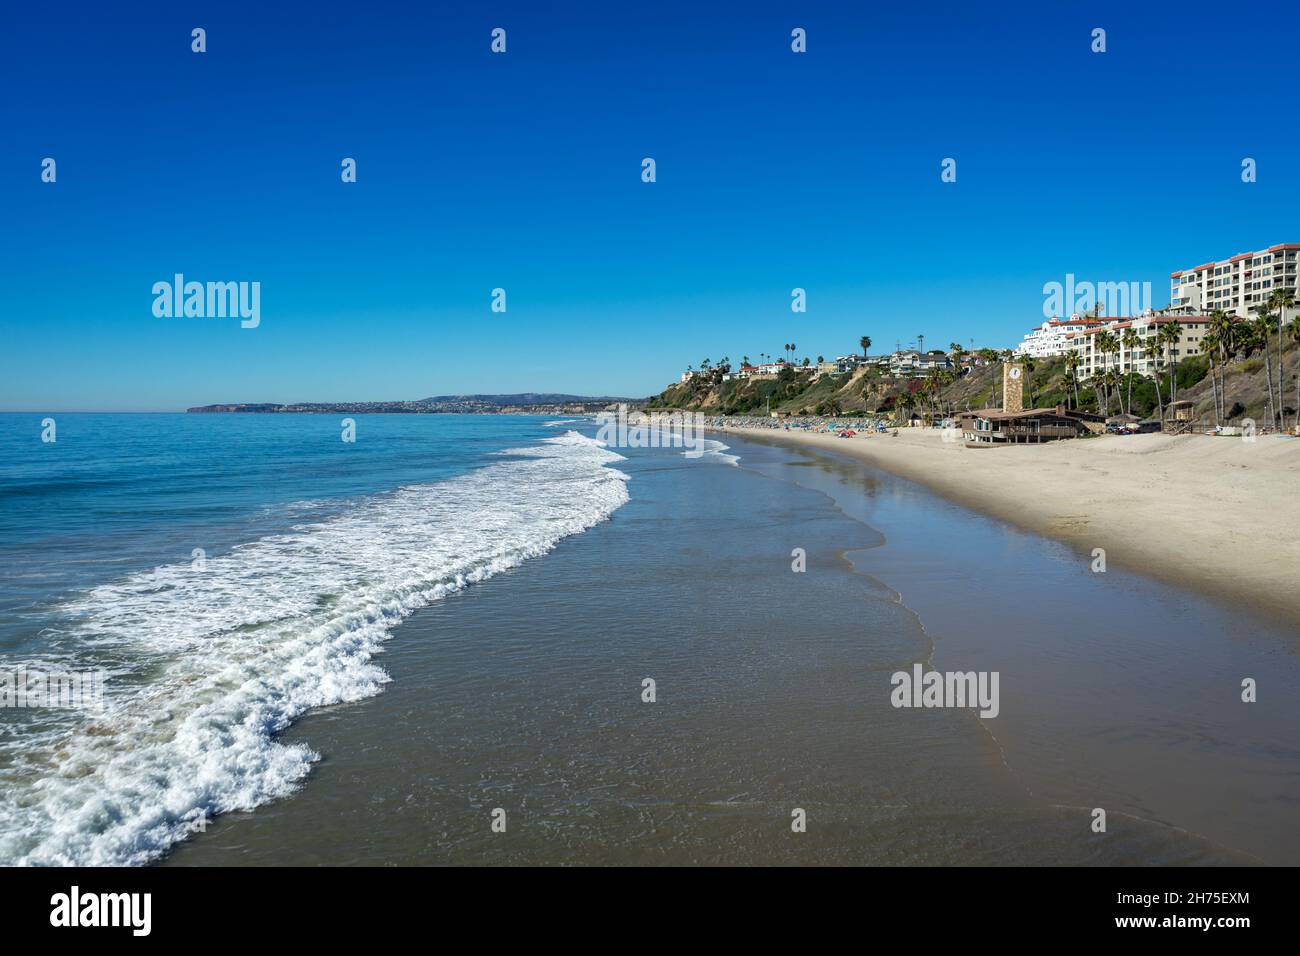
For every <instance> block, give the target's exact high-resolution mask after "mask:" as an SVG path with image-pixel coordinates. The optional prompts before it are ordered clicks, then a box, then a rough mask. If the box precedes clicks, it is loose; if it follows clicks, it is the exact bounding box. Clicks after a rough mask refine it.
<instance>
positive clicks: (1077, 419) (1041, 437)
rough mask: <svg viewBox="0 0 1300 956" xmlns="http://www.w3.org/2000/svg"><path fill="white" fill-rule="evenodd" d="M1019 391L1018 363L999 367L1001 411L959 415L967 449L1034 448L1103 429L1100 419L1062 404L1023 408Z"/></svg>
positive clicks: (1021, 376)
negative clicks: (1053, 406)
mask: <svg viewBox="0 0 1300 956" xmlns="http://www.w3.org/2000/svg"><path fill="white" fill-rule="evenodd" d="M1023 388H1024V367H1023V366H1022V365H1021V364H1020V363H1018V362H1008V363H1006V364H1005V365H1003V367H1002V408H1000V409H997V408H986V409H981V410H979V411H974V412H963V413H962V415H961V433H962V438H963V439H964V441H965V443H966V447H967V448H989V447H991V446H993V445H1038V444H1041V443H1042V442H1046V441H1057V440H1058V439H1061V438H1078V437H1079V434H1080V433H1081V432H1083V431H1098V430H1101V429H1104V427H1105V426H1104V424H1102V419H1101V416H1099V415H1086V414H1084V413H1082V412H1077V411H1066V409H1065V406H1064V405H1057V406H1056V407H1055V408H1025V407H1024V392H1023ZM1086 419H1093V420H1094V421H1087V420H1086Z"/></svg>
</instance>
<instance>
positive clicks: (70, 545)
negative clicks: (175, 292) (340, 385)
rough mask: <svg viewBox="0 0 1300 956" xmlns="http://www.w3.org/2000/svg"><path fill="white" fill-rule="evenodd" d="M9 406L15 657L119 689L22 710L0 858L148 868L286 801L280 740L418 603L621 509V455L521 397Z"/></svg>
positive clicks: (9, 714) (4, 423)
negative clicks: (137, 408) (500, 409)
mask: <svg viewBox="0 0 1300 956" xmlns="http://www.w3.org/2000/svg"><path fill="white" fill-rule="evenodd" d="M56 425H57V433H56V440H55V441H53V442H44V441H42V440H41V435H42V430H43V427H42V421H41V416H35V415H30V416H29V415H6V416H3V417H0V453H2V455H0V461H2V462H3V465H2V466H0V566H3V568H4V571H3V576H2V577H0V665H2V666H3V667H4V668H5V669H6V670H9V671H14V672H17V669H19V668H26V669H27V672H31V671H41V672H56V671H69V672H84V673H102V674H104V675H105V683H106V690H105V697H106V698H107V700H106V701H105V708H104V710H103V712H102V713H101V712H98V711H96V710H94V709H90V708H85V707H81V708H67V707H39V708H24V709H14V708H4V709H3V710H2V711H0V718H2V719H3V724H2V725H0V727H2V730H3V736H0V788H3V793H4V798H5V799H4V801H3V802H2V803H0V862H5V863H13V862H23V863H95V864H103V863H137V862H142V861H144V860H147V859H150V858H152V857H153V856H155V855H157V854H158V853H160V852H162V851H163V850H165V849H166V848H167V847H168V846H170V845H171V844H172V843H173V842H175V841H176V840H177V839H179V838H181V837H183V836H184V835H186V834H187V833H188V832H190V829H189V828H190V826H191V824H193V823H194V821H195V820H198V819H199V818H201V817H207V816H210V815H215V814H218V813H222V812H226V811H229V810H231V809H237V808H251V807H254V806H258V805H260V804H262V803H264V802H266V801H267V800H271V799H274V798H276V797H280V796H284V795H286V794H287V793H290V792H292V790H293V789H294V787H296V786H297V785H298V783H299V782H300V781H301V780H302V779H303V778H304V777H305V776H306V774H307V772H308V770H309V768H310V765H311V764H312V763H314V762H315V761H316V760H317V759H318V755H317V754H316V753H315V752H314V751H313V750H312V749H311V748H310V747H307V746H302V745H293V746H285V745H282V744H280V743H278V742H277V741H276V740H275V735H276V734H277V733H278V732H279V731H281V730H283V729H284V728H285V727H287V726H288V725H289V724H290V723H291V722H292V721H293V720H295V719H296V718H297V717H298V716H300V715H301V714H303V713H305V712H306V711H308V710H310V709H311V708H314V707H320V706H325V705H329V704H333V703H339V702H343V701H351V700H358V699H362V698H364V697H367V696H370V695H373V694H375V693H378V692H379V690H380V689H381V688H382V686H383V685H384V684H385V683H386V682H387V681H388V676H387V674H386V673H385V672H384V671H383V670H382V669H381V668H380V667H379V666H378V665H377V664H376V663H375V662H374V660H373V658H374V656H375V655H376V654H377V653H378V652H379V650H380V648H381V645H382V644H383V642H384V641H385V640H386V639H387V637H388V636H389V633H390V631H391V629H392V628H393V627H394V626H396V625H397V624H398V623H400V621H402V620H403V619H404V618H405V617H407V616H408V615H409V614H410V613H411V612H412V611H414V610H415V609H417V608H419V607H422V606H425V605H427V604H428V603H430V602H432V601H435V600H438V599H440V598H442V597H444V596H445V595H447V594H449V593H453V592H454V591H456V590H458V589H460V588H463V587H465V586H467V585H469V584H473V583H475V582H478V581H483V580H486V579H488V578H490V577H491V576H493V575H494V574H497V573H499V572H501V571H503V570H507V569H509V568H511V567H515V566H517V565H518V564H520V563H521V562H523V561H525V560H527V559H529V558H534V557H538V556H540V555H542V554H545V553H546V552H547V551H549V550H550V549H551V548H553V547H554V546H555V544H556V542H558V541H560V540H562V539H563V538H564V537H566V536H568V535H571V534H576V533H579V532H581V531H584V530H586V529H587V528H590V527H591V526H593V525H594V524H597V523H599V522H600V521H603V520H605V519H606V518H608V516H609V515H610V514H611V513H612V512H613V511H614V510H615V509H617V508H618V507H620V506H621V505H622V504H623V503H625V502H626V500H627V491H626V489H625V481H624V477H623V476H622V475H621V474H620V473H619V472H617V471H616V470H615V469H613V468H610V467H608V466H609V465H611V464H612V463H614V462H617V461H619V460H620V456H618V455H616V454H614V453H612V452H609V451H606V450H604V449H602V448H601V447H599V445H598V444H597V443H596V442H594V441H593V440H591V439H588V438H583V437H581V436H579V435H577V434H576V433H574V432H572V431H568V430H567V428H566V427H565V425H563V424H559V423H553V424H552V425H549V426H548V424H547V420H545V419H539V418H524V417H513V416H500V417H497V416H491V417H488V416H477V417H476V416H465V417H460V416H357V418H356V420H355V427H356V431H355V441H351V442H349V441H344V440H343V438H342V436H343V427H342V423H341V421H340V420H339V419H337V418H334V417H333V416H329V417H326V416H302V415H295V416H285V417H276V416H263V415H188V416H187V415H60V416H57V421H56Z"/></svg>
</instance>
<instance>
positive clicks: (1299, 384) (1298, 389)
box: [1290, 319, 1300, 425]
mask: <svg viewBox="0 0 1300 956" xmlns="http://www.w3.org/2000/svg"><path fill="white" fill-rule="evenodd" d="M1290 328H1291V338H1292V339H1294V340H1295V344H1296V346H1297V347H1298V348H1300V319H1292V320H1291V325H1290ZM1295 407H1296V424H1297V425H1300V375H1296V378H1295Z"/></svg>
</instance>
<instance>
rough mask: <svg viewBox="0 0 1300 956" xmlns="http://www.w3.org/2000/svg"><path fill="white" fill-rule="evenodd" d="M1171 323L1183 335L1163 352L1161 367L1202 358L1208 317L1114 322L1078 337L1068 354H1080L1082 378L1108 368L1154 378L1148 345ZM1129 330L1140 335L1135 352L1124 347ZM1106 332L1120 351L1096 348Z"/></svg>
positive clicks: (1144, 317) (1151, 317)
mask: <svg viewBox="0 0 1300 956" xmlns="http://www.w3.org/2000/svg"><path fill="white" fill-rule="evenodd" d="M1170 322H1177V323H1178V325H1179V327H1180V328H1181V329H1182V332H1181V333H1180V334H1179V336H1178V341H1176V342H1175V343H1173V348H1172V349H1170V348H1167V347H1166V348H1162V349H1161V352H1160V358H1159V360H1158V365H1159V367H1160V368H1162V369H1163V368H1167V367H1168V365H1169V363H1170V362H1179V361H1182V360H1183V359H1185V358H1187V357H1188V356H1189V355H1200V354H1201V342H1202V340H1203V339H1204V338H1205V333H1206V332H1208V331H1209V329H1210V317H1209V316H1206V315H1140V316H1137V317H1135V318H1120V319H1111V320H1108V321H1107V322H1106V324H1105V325H1104V326H1100V327H1096V328H1091V329H1088V330H1086V331H1084V332H1081V333H1078V334H1077V335H1075V336H1074V338H1073V339H1072V345H1071V347H1070V349H1067V351H1071V350H1073V351H1077V352H1078V353H1079V359H1080V362H1079V376H1080V377H1081V378H1087V377H1088V376H1091V375H1096V374H1097V373H1098V372H1104V371H1106V370H1108V369H1114V370H1115V371H1117V372H1119V373H1121V374H1126V373H1128V372H1137V373H1138V374H1139V375H1151V374H1154V372H1155V368H1154V367H1152V363H1151V362H1150V361H1149V360H1148V359H1147V357H1146V345H1147V343H1148V342H1149V341H1150V340H1151V338H1152V336H1155V335H1158V334H1159V332H1160V329H1161V328H1163V327H1164V326H1166V325H1168V324H1169V323H1170ZM1127 329H1132V330H1133V331H1134V332H1136V333H1137V336H1138V340H1139V344H1138V345H1136V346H1135V347H1133V348H1132V349H1130V348H1129V347H1128V346H1126V345H1124V332H1125V330H1127ZM1103 330H1104V331H1107V332H1110V334H1111V335H1113V336H1114V337H1115V339H1116V340H1117V341H1118V343H1119V351H1118V352H1110V353H1103V352H1101V351H1099V350H1098V349H1097V347H1096V343H1097V333H1099V332H1101V331H1103Z"/></svg>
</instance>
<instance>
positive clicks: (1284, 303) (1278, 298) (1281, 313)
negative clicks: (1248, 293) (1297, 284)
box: [1268, 289, 1300, 430]
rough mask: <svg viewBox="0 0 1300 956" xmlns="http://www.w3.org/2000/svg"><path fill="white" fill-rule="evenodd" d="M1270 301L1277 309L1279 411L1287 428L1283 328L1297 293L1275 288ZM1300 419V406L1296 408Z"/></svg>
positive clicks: (1283, 424)
mask: <svg viewBox="0 0 1300 956" xmlns="http://www.w3.org/2000/svg"><path fill="white" fill-rule="evenodd" d="M1268 303H1269V305H1270V306H1272V307H1273V308H1275V309H1277V413H1278V415H1279V416H1281V426H1282V428H1283V430H1285V429H1286V402H1285V401H1284V399H1283V397H1282V393H1283V391H1284V390H1285V389H1286V363H1285V360H1284V359H1283V358H1282V330H1283V329H1284V328H1285V327H1286V324H1287V321H1286V310H1287V309H1289V308H1291V307H1292V306H1293V305H1295V293H1294V292H1293V291H1292V290H1290V289H1274V290H1273V294H1272V295H1270V296H1269V297H1268ZM1296 415H1297V416H1298V417H1297V420H1298V421H1300V408H1297V409H1296Z"/></svg>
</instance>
